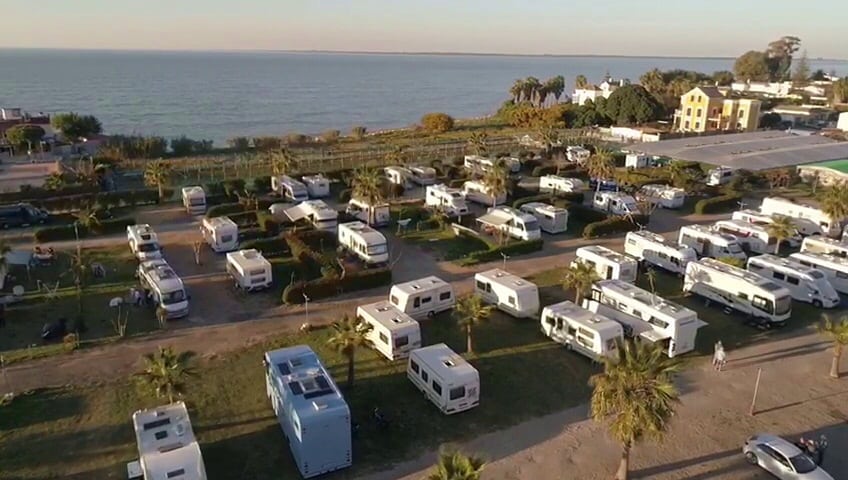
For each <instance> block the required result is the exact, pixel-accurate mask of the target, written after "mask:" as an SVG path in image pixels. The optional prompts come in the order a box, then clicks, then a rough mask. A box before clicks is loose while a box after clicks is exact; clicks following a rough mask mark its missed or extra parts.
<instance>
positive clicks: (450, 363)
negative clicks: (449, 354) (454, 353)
mask: <svg viewBox="0 0 848 480" xmlns="http://www.w3.org/2000/svg"><path fill="white" fill-rule="evenodd" d="M442 363H444V364H445V366H446V367H448V368H453V367H455V366H456V363H455V362H454V361H453V359H450V358H449V359H447V360H442Z"/></svg>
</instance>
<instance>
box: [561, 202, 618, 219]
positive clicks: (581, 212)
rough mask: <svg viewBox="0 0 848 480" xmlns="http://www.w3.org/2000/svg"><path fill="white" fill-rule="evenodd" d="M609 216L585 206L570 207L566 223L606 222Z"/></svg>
mask: <svg viewBox="0 0 848 480" xmlns="http://www.w3.org/2000/svg"><path fill="white" fill-rule="evenodd" d="M608 217H609V216H608V215H607V214H606V213H604V212H600V211H598V210H595V209H594V208H591V207H587V206H585V205H576V204H575V205H570V206H569V207H568V222H569V223H571V222H573V221H576V222H581V223H593V222H600V221H602V220H606V219H607V218H608Z"/></svg>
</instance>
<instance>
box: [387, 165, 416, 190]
mask: <svg viewBox="0 0 848 480" xmlns="http://www.w3.org/2000/svg"><path fill="white" fill-rule="evenodd" d="M383 174H384V175H385V176H386V180H388V181H389V183H392V184H394V185H401V186H403V188H412V172H411V171H409V169H407V168H405V167H398V166H392V167H384V168H383Z"/></svg>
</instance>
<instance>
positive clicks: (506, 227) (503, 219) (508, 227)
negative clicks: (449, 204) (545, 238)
mask: <svg viewBox="0 0 848 480" xmlns="http://www.w3.org/2000/svg"><path fill="white" fill-rule="evenodd" d="M477 223H479V224H480V226H481V229H482V230H485V231H486V232H487V233H494V232H503V233H505V234H507V235H509V236H510V237H514V238H517V239H519V240H536V239H538V238H541V236H542V231H541V230H540V229H539V221H538V220H536V217H534V216H533V215H530V214H529V213H523V212H521V211H518V210H516V209H514V208H512V207H504V206H500V207H495V208H490V209H489V211H488V212H486V214H485V215H483V216H481V217H478V218H477Z"/></svg>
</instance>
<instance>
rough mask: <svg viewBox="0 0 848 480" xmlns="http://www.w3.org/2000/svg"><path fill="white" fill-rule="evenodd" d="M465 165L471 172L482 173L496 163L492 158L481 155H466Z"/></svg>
mask: <svg viewBox="0 0 848 480" xmlns="http://www.w3.org/2000/svg"><path fill="white" fill-rule="evenodd" d="M463 165H464V166H465V169H466V170H468V171H469V172H471V173H476V174H482V173H485V172H488V171H489V170H491V169H492V167H494V165H495V163H494V161H492V160H491V159H490V158H487V157H482V156H480V155H466V156H465V158H464V159H463Z"/></svg>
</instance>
